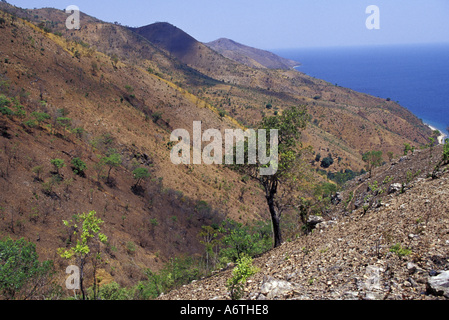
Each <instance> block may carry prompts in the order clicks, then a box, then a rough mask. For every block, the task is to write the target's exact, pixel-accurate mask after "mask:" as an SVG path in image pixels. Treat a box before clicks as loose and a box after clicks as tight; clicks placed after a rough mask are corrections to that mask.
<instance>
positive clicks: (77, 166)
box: [71, 158, 87, 175]
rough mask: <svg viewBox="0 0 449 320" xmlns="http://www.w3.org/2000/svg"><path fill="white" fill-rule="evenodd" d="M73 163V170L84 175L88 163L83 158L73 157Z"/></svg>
mask: <svg viewBox="0 0 449 320" xmlns="http://www.w3.org/2000/svg"><path fill="white" fill-rule="evenodd" d="M71 164H72V170H73V172H75V173H76V174H78V175H84V171H86V169H87V165H86V163H85V162H84V161H83V160H81V159H80V158H73V159H72V162H71Z"/></svg>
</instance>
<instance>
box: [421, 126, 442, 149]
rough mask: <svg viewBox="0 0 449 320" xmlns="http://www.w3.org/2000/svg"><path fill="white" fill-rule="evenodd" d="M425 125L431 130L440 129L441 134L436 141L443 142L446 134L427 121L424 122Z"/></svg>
mask: <svg viewBox="0 0 449 320" xmlns="http://www.w3.org/2000/svg"><path fill="white" fill-rule="evenodd" d="M424 124H425V125H426V126H428V127H429V128H430V129H432V131H435V130H438V131H440V133H441V135H440V136H439V137H438V143H439V144H444V140H445V139H446V138H447V134H444V133H443V132H442V131H441V130H440V129H438V128H435V127H434V126H432V125H430V124H428V123H424Z"/></svg>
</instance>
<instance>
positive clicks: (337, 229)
mask: <svg viewBox="0 0 449 320" xmlns="http://www.w3.org/2000/svg"><path fill="white" fill-rule="evenodd" d="M440 152H441V148H439V150H435V154H439V153H440ZM435 154H434V156H433V158H430V155H429V151H428V150H426V151H418V152H415V153H414V154H413V155H409V156H407V157H403V158H401V159H396V160H394V161H393V162H391V163H388V164H386V165H384V166H383V167H381V168H378V169H376V171H375V172H374V174H373V176H372V178H371V179H369V178H368V176H364V177H360V179H358V180H357V181H354V182H353V183H352V184H350V185H348V186H347V188H345V190H344V191H343V192H342V193H341V201H340V202H338V203H337V202H335V203H334V205H333V206H332V208H331V209H330V210H329V213H328V215H327V216H324V217H323V218H324V219H323V220H322V222H321V223H319V224H318V225H317V226H316V229H314V230H313V232H312V233H311V234H308V235H307V236H303V237H300V238H298V239H295V240H292V241H290V242H286V243H284V244H283V245H282V246H281V247H279V248H276V249H274V250H271V251H270V252H267V253H266V254H264V255H262V256H260V257H257V258H255V259H254V262H253V263H254V265H255V266H257V267H258V268H259V269H260V270H259V272H258V273H257V274H256V275H254V276H252V277H251V278H250V279H249V281H248V283H247V285H246V289H245V295H244V299H248V300H266V299H269V300H360V299H363V300H447V298H448V297H449V292H447V282H448V281H447V270H448V268H449V250H448V246H447V244H448V243H449V229H448V228H447V226H448V223H449V216H448V211H447V208H448V206H449V200H448V199H449V198H448V195H449V188H448V186H449V173H448V172H447V168H446V170H445V171H446V172H445V173H444V174H443V175H441V176H440V178H439V179H437V180H432V179H431V178H428V174H429V173H430V172H432V170H433V165H434V164H435V160H437V157H435ZM407 172H411V173H412V174H413V176H414V177H413V179H411V180H410V181H409V182H408V183H406V188H405V191H404V192H400V191H396V192H394V191H389V190H393V188H390V186H391V185H392V184H395V183H400V184H402V183H405V182H406V181H407V178H406V176H407ZM389 177H391V178H392V179H391V180H390V179H386V178H389ZM375 181H378V182H379V186H382V187H383V191H378V192H374V191H375V190H373V188H371V190H370V189H369V188H368V186H369V185H370V184H371V185H373V184H374V182H375ZM382 181H388V183H384V184H383V183H382ZM350 192H354V194H355V197H354V199H357V200H359V199H362V201H363V199H364V198H365V197H366V195H368V194H369V195H371V196H372V197H373V200H374V199H375V202H376V203H379V204H378V205H374V206H372V207H371V208H370V209H369V210H368V211H367V212H366V213H364V211H363V209H362V208H360V207H359V208H358V209H353V210H352V209H351V208H350V207H348V206H347V204H348V198H349V194H350ZM232 269H233V266H230V267H229V268H228V269H227V270H223V271H220V272H219V273H217V274H216V275H214V276H212V277H210V278H207V279H203V280H201V281H197V282H194V283H192V284H189V285H186V286H184V287H182V288H180V289H178V290H174V291H172V292H168V293H166V294H164V295H162V296H161V297H160V298H159V299H161V300H176V299H182V300H210V299H213V300H228V299H229V292H228V289H227V287H226V281H227V279H229V278H230V277H231V271H232ZM444 274H445V275H446V276H445V277H446V280H445V282H444V281H443V282H441V285H442V286H446V293H445V297H444V296H443V289H436V287H435V285H434V284H432V285H431V283H434V282H435V281H436V279H437V278H438V276H439V275H441V276H440V277H443V275H444ZM443 283H446V284H443ZM440 288H441V287H440ZM440 290H441V291H440Z"/></svg>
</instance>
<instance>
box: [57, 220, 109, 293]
mask: <svg viewBox="0 0 449 320" xmlns="http://www.w3.org/2000/svg"><path fill="white" fill-rule="evenodd" d="M63 223H64V225H65V226H66V227H68V228H70V230H73V234H71V235H70V238H69V240H70V245H71V246H70V247H69V248H68V249H67V248H59V249H58V250H57V252H58V254H59V255H60V256H61V257H62V258H65V259H67V260H71V259H75V261H76V265H77V266H78V267H79V268H80V290H81V293H82V297H83V300H85V299H86V295H85V291H84V285H83V279H84V270H85V266H86V264H87V263H88V262H89V259H90V260H91V262H92V266H93V279H94V287H93V294H94V297H93V299H94V300H95V299H96V297H97V292H98V289H97V287H96V284H97V281H96V270H97V266H98V264H99V262H100V261H101V245H102V244H105V243H106V242H107V241H108V238H107V236H106V235H104V234H103V233H101V232H100V227H101V225H102V224H103V221H102V220H101V219H99V218H97V217H96V212H95V211H90V212H89V213H82V214H77V215H75V216H74V218H73V219H72V220H70V221H66V220H64V221H63ZM73 238H75V239H73Z"/></svg>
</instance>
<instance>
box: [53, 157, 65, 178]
mask: <svg viewBox="0 0 449 320" xmlns="http://www.w3.org/2000/svg"><path fill="white" fill-rule="evenodd" d="M50 163H51V164H52V165H53V166H54V167H55V169H56V173H57V174H58V175H59V170H60V169H62V168H64V167H65V162H64V160H63V159H58V158H56V159H51V160H50Z"/></svg>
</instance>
